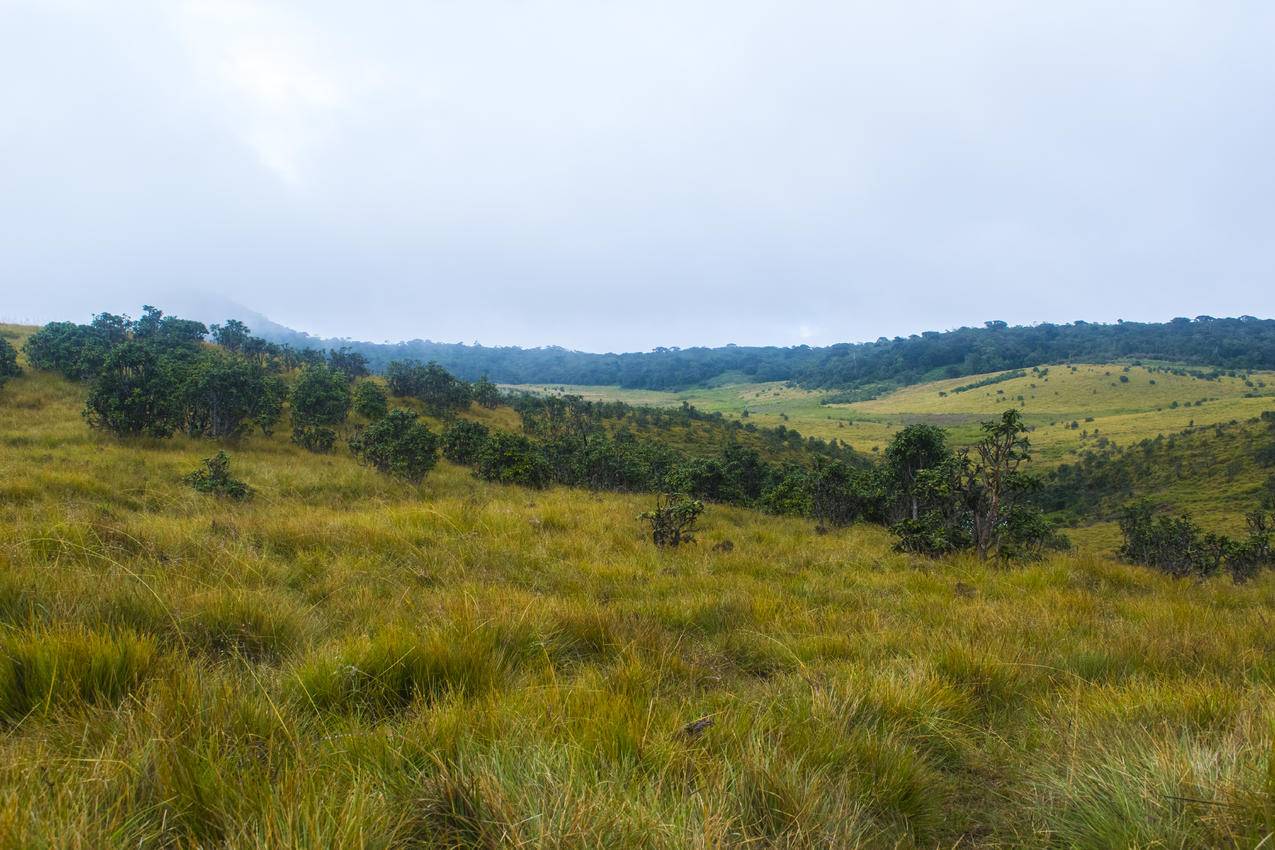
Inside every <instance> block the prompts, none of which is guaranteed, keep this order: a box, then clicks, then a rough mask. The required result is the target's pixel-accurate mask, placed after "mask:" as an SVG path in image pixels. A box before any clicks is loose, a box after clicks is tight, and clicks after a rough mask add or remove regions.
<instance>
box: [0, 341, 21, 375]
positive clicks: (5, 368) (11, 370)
mask: <svg viewBox="0 0 1275 850" xmlns="http://www.w3.org/2000/svg"><path fill="white" fill-rule="evenodd" d="M21 374H22V368H21V367H20V366H18V352H17V350H16V349H14V347H13V346H12V345H10V344H9V340H7V339H5V338H4V337H0V387H2V386H4V382H5V381H7V380H9V379H10V378H16V377H17V376H18V375H21Z"/></svg>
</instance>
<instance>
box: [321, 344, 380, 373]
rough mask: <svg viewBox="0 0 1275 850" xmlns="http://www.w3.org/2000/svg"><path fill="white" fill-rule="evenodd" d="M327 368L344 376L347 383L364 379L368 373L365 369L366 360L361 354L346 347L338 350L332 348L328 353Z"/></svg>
mask: <svg viewBox="0 0 1275 850" xmlns="http://www.w3.org/2000/svg"><path fill="white" fill-rule="evenodd" d="M328 368H329V369H331V370H332V371H333V372H336V373H338V374H341V375H344V376H345V379H346V380H347V381H353V380H354V379H355V378H366V377H367V376H368V375H369V374H370V373H369V372H368V368H367V358H366V357H364V356H363V354H362V352H359V351H355V350H354V349H352V348H350V347H349V346H348V345H343V346H341V347H340V348H334V349H332V350H331V351H329V352H328Z"/></svg>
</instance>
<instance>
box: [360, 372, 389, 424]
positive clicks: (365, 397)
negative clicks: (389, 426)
mask: <svg viewBox="0 0 1275 850" xmlns="http://www.w3.org/2000/svg"><path fill="white" fill-rule="evenodd" d="M354 412H355V413H357V414H358V415H359V416H362V417H363V418H365V419H370V420H372V421H373V422H375V421H376V420H378V419H380V418H381V417H383V416H384V415H385V414H387V413H389V412H390V404H389V399H388V397H386V395H385V390H383V389H381V388H380V387H379V386H377V385H376V384H374V383H372V382H371V381H360V382H359V383H358V385H356V386H355V387H354Z"/></svg>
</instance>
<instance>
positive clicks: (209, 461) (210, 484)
mask: <svg viewBox="0 0 1275 850" xmlns="http://www.w3.org/2000/svg"><path fill="white" fill-rule="evenodd" d="M182 480H183V481H185V482H186V483H187V484H189V485H190V486H192V487H194V488H195V489H196V490H198V491H199V492H200V493H208V494H211V495H213V496H224V497H226V498H227V499H234V500H235V501H238V502H242V501H244V500H245V499H249V498H251V497H252V488H251V487H249V486H248V485H247V484H245V483H244V482H242V481H240V480H238V479H236V478H233V477H231V475H230V456H229V455H227V454H226V453H225V452H217V454H215V455H213V456H212V457H210V458H205V459H204V465H203V466H202V467H200V468H199V469H196V470H195V471H194V472H192V473H191V474H190V475H187V476H186V477H185V478H184V479H182Z"/></svg>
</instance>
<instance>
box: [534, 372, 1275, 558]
mask: <svg viewBox="0 0 1275 850" xmlns="http://www.w3.org/2000/svg"><path fill="white" fill-rule="evenodd" d="M1125 368H1126V367H1125V366H1123V365H1098V364H1075V365H1074V366H1070V367H1069V366H1053V367H1050V368H1049V371H1048V374H1046V375H1044V376H1043V377H1042V376H1039V375H1034V374H1032V373H1031V372H1030V371H1028V374H1027V375H1026V377H1023V378H1015V379H1011V380H1008V381H1002V382H1000V383H996V384H991V385H989V386H986V387H980V388H977V389H972V390H968V391H966V392H962V393H955V392H952V390H953V389H954V388H956V387H960V386H966V385H968V384H971V383H973V382H975V381H977V380H979V379H980V378H983V377H988V376H972V377H964V378H955V379H948V380H942V381H935V382H932V383H928V384H918V385H916V386H912V387H906V388H904V389H901V390H898V391H896V392H893V393H890V394H889V395H886V396H883V397H881V398H879V399H874V400H872V401H866V402H857V403H854V404H836V405H821V404H820V403H819V399H820V398H821V397H822V396H821V394H819V393H814V392H810V391H808V390H803V389H800V388H795V387H788V386H785V385H784V384H782V383H769V384H737V385H732V386H724V387H716V388H711V389H696V390H688V391H685V392H681V393H663V392H656V391H645V390H622V389H618V388H615V387H571V386H567V387H536V388H535V389H536V390H537V391H541V392H572V393H578V394H580V395H583V396H585V397H587V398H594V399H612V398H615V399H620V400H623V401H628V402H630V403H633V404H650V405H656V406H673V405H678V404H681V403H682V401H689V402H691V403H692V404H694V405H696V406H697V407H700V408H701V409H704V410H709V411H721V412H723V413H726V414H728V415H735V416H738V415H739V414H740V413H741V412H742V411H743V410H745V409H747V410H748V411H749V414H750V420H749V421H753V422H756V423H758V424H760V425H775V424H786V425H787V426H789V427H791V428H795V429H796V430H798V431H800V432H801V433H802V434H809V435H813V436H819V437H823V438H825V439H832V438H837V439H840V440H843V441H844V442H847V443H849V444H851V445H852V446H854V447H855V448H856V449H859V450H860V451H864V452H868V453H872V452H879V451H880V450H881V449H883V448H884V447H885V445H886V443H887V442H888V441H889V440H890V438H891V436H892V435H893V434H894V433H895V432H896V431H897V430H898V429H899V428H901V427H903V426H904V425H907V424H911V423H915V422H928V423H932V424H935V425H940V426H942V427H944V428H946V429H947V430H948V433H949V435H950V437H951V438H952V440H953V442H954V443H956V444H958V445H960V444H968V443H970V442H973V441H974V440H975V439H977V435H978V422H979V421H980V420H983V419H988V418H992V417H995V416H996V415H998V414H999V413H1000V412H1002V411H1003V410H1005V409H1006V408H1007V407H1011V406H1017V407H1019V409H1020V410H1021V411H1022V412H1023V415H1024V418H1025V419H1026V420H1027V422H1028V423H1029V425H1030V426H1032V427H1033V429H1034V430H1033V431H1032V433H1031V435H1030V436H1031V441H1032V445H1033V447H1034V449H1035V452H1036V456H1035V459H1034V462H1033V468H1034V469H1035V470H1036V471H1039V472H1043V471H1047V470H1049V469H1051V468H1053V467H1055V466H1057V465H1058V464H1060V463H1074V462H1076V461H1077V460H1078V459H1079V458H1080V457H1081V455H1082V454H1083V453H1084V452H1086V451H1090V450H1094V449H1097V448H1099V447H1100V441H1111V442H1113V443H1114V444H1115V445H1117V446H1129V445H1132V444H1134V443H1136V442H1138V441H1140V440H1143V439H1146V438H1154V437H1156V436H1157V435H1159V434H1163V435H1165V436H1166V437H1167V436H1170V435H1172V434H1176V433H1178V432H1181V431H1183V430H1186V429H1188V428H1189V427H1192V426H1194V427H1196V428H1197V429H1200V428H1203V427H1204V426H1211V425H1215V424H1219V423H1230V422H1232V421H1238V422H1244V421H1246V420H1248V419H1251V418H1253V417H1255V416H1257V415H1259V414H1260V413H1261V412H1262V411H1266V410H1272V409H1275V373H1269V372H1260V373H1259V372H1254V373H1253V374H1252V375H1251V377H1250V379H1249V382H1250V383H1251V384H1252V385H1251V386H1250V385H1248V384H1246V383H1245V380H1244V379H1241V378H1225V377H1224V378H1219V379H1217V380H1212V381H1208V380H1203V379H1201V378H1196V377H1191V376H1182V375H1173V374H1170V373H1167V372H1163V371H1152V370H1150V369H1148V368H1145V367H1141V366H1129V367H1128V370H1127V371H1125ZM995 374H1002V373H995ZM1121 375H1124V376H1126V377H1127V378H1128V379H1129V380H1128V382H1127V383H1122V382H1121V381H1120V376H1121ZM1152 381H1155V383H1154V384H1153V383H1151V382H1152ZM1263 385H1264V386H1263ZM940 393H946V395H940ZM1246 394H1258V397H1256V398H1246V397H1245V395H1246ZM1020 395H1021V396H1023V398H1022V401H1021V405H1020V401H1019V399H1018V396H1020ZM1175 401H1176V402H1177V403H1178V406H1177V407H1176V408H1174V407H1173V406H1172V405H1173V403H1174V402H1175ZM1197 401H1200V402H1202V403H1201V404H1199V405H1198V406H1197V405H1196V404H1195V402H1197ZM1188 404H1189V406H1188ZM785 416H786V417H787V418H786V419H785V418H783V417H785ZM1088 419H1092V421H1086V420H1088ZM1073 421H1075V422H1077V424H1078V425H1079V427H1078V428H1075V429H1073V428H1071V427H1069V426H1070V424H1071V422H1073ZM1199 433H1200V434H1201V436H1202V437H1204V438H1205V439H1204V441H1203V444H1202V441H1201V440H1199V439H1197V440H1195V441H1193V442H1192V443H1191V444H1190V451H1189V456H1184V458H1183V463H1182V464H1180V465H1175V466H1174V467H1173V468H1174V469H1182V470H1184V472H1185V474H1184V475H1181V476H1178V477H1176V478H1172V479H1171V480H1161V481H1158V482H1156V483H1155V486H1154V490H1143V491H1139V492H1138V493H1136V494H1134V495H1150V496H1154V497H1156V498H1157V499H1159V500H1160V501H1162V502H1164V503H1166V504H1169V505H1172V506H1175V507H1177V508H1179V509H1182V510H1189V511H1192V512H1195V513H1196V514H1197V515H1198V518H1199V519H1200V520H1201V521H1203V522H1204V524H1205V525H1207V526H1208V527H1210V528H1216V529H1218V530H1222V531H1228V532H1233V531H1238V530H1240V528H1239V527H1240V526H1242V524H1243V512H1244V511H1245V510H1248V509H1251V507H1252V500H1251V498H1250V497H1251V494H1252V493H1253V492H1254V491H1255V490H1256V489H1257V487H1258V486H1259V484H1260V482H1261V481H1262V480H1263V478H1264V476H1263V475H1262V474H1261V471H1260V470H1257V469H1256V468H1255V467H1254V466H1253V464H1251V463H1247V462H1245V458H1244V457H1243V456H1242V449H1239V450H1237V449H1235V447H1234V446H1231V445H1218V446H1212V445H1209V444H1208V443H1207V436H1208V434H1209V433H1211V432H1208V431H1202V432H1199ZM1103 445H1105V442H1103ZM1237 452H1238V453H1237ZM1237 464H1238V465H1239V466H1240V467H1242V468H1241V469H1240V470H1239V472H1238V473H1237V472H1235V471H1234V470H1235V468H1236V465H1237ZM1069 534H1070V535H1071V537H1072V539H1073V541H1074V542H1076V543H1077V544H1078V545H1082V546H1084V547H1086V548H1093V549H1096V550H1099V551H1111V550H1113V549H1114V548H1115V547H1116V545H1118V543H1119V532H1118V530H1117V529H1116V526H1115V524H1114V523H1113V522H1100V523H1094V524H1092V525H1089V526H1086V527H1084V528H1079V529H1075V530H1073V531H1071V532H1069Z"/></svg>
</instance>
